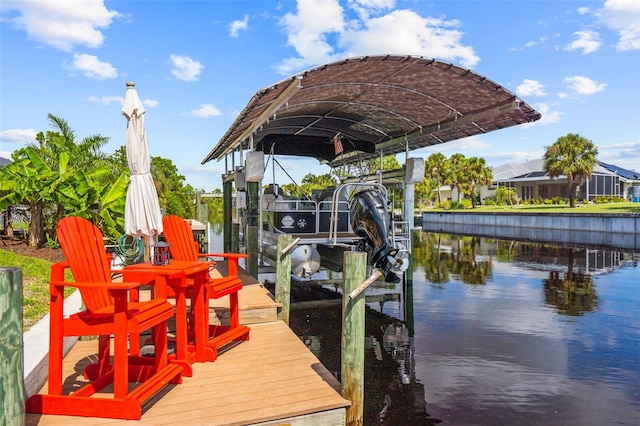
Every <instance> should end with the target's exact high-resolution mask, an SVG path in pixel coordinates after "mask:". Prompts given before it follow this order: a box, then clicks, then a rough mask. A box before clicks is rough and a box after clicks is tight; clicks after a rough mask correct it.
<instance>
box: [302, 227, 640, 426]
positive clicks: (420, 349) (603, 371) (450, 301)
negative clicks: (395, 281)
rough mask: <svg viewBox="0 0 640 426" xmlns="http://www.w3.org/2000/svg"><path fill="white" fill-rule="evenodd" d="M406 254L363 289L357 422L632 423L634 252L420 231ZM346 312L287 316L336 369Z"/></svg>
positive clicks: (636, 298)
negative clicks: (409, 267) (409, 274)
mask: <svg viewBox="0 0 640 426" xmlns="http://www.w3.org/2000/svg"><path fill="white" fill-rule="evenodd" d="M414 255H415V264H414V274H413V285H412V287H407V286H406V284H405V285H403V284H399V285H397V286H393V285H392V286H389V285H388V284H381V285H380V286H378V287H375V288H373V289H371V291H369V292H368V293H367V295H368V296H369V297H370V300H371V302H369V303H368V306H369V308H370V309H369V312H368V314H367V320H366V327H367V331H366V335H367V336H368V337H367V341H366V347H367V354H366V359H365V374H366V388H365V424H367V425H372V424H388V425H431V424H440V423H442V424H453V425H495V424H504V425H529V424H531V425H542V424H545V425H613V424H618V425H638V424H639V419H640V266H639V265H638V263H639V261H640V253H635V254H634V253H629V252H623V251H616V250H611V249H608V250H598V249H589V248H585V247H579V248H576V247H558V246H553V245H548V244H544V243H533V242H517V241H506V240H495V239H488V238H481V237H477V236H476V237H469V236H456V235H445V234H434V233H426V232H422V231H417V232H415V234H414ZM570 265H572V266H570ZM325 287H326V288H327V290H329V291H332V290H338V291H339V288H337V287H335V286H333V285H327V286H325ZM394 294H396V295H398V296H397V297H393V295H394ZM385 300H386V301H385ZM340 309H341V308H340V305H331V304H327V305H326V306H324V307H321V308H316V309H303V310H293V311H292V320H291V325H292V328H293V329H294V331H296V333H297V334H298V335H299V336H300V337H301V338H302V339H304V340H305V341H306V342H307V344H308V346H309V347H310V348H311V349H312V350H313V351H314V352H315V353H316V355H317V356H318V358H319V359H320V360H321V361H322V362H323V363H324V364H325V365H326V366H327V367H328V368H329V369H330V370H331V371H335V372H339V371H340V334H339V333H340V318H341V312H340Z"/></svg>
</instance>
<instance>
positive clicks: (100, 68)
mask: <svg viewBox="0 0 640 426" xmlns="http://www.w3.org/2000/svg"><path fill="white" fill-rule="evenodd" d="M63 67H64V68H65V69H66V70H68V71H71V72H72V75H73V74H75V72H76V71H79V72H81V73H82V74H83V75H84V76H85V77H88V78H95V79H97V80H106V79H109V78H116V77H117V76H118V70H117V69H116V68H114V67H113V66H112V65H111V64H110V63H108V62H101V61H100V60H99V59H98V57H97V56H95V55H87V54H84V53H75V54H74V55H73V60H72V61H71V62H65V63H64V64H63Z"/></svg>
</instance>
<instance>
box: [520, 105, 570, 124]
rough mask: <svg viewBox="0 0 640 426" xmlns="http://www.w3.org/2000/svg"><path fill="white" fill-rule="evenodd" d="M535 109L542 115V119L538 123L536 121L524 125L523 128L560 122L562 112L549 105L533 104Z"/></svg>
mask: <svg viewBox="0 0 640 426" xmlns="http://www.w3.org/2000/svg"><path fill="white" fill-rule="evenodd" d="M533 107H534V108H535V109H536V111H538V112H539V113H540V114H541V115H542V118H540V120H538V121H534V122H533V123H524V124H523V125H522V127H524V128H528V127H533V126H537V125H544V124H551V123H558V122H559V121H560V117H561V116H562V113H561V112H560V111H554V110H553V109H552V108H551V105H549V104H548V103H546V102H536V103H534V104H533Z"/></svg>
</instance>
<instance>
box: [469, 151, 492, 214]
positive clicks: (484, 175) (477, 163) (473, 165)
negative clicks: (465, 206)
mask: <svg viewBox="0 0 640 426" xmlns="http://www.w3.org/2000/svg"><path fill="white" fill-rule="evenodd" d="M466 170H467V177H468V179H469V185H470V187H471V206H472V207H473V208H474V209H475V208H476V187H477V186H478V185H490V184H491V179H493V173H492V172H491V168H489V167H487V165H486V163H485V161H484V158H478V157H471V158H469V159H468V160H467V169H466Z"/></svg>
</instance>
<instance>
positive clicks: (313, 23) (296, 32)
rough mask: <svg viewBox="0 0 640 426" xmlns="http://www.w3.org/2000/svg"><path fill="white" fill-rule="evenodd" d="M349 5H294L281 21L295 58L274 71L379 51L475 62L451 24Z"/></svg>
mask: <svg viewBox="0 0 640 426" xmlns="http://www.w3.org/2000/svg"><path fill="white" fill-rule="evenodd" d="M348 5H349V6H350V8H351V9H350V10H349V11H345V10H344V9H343V8H342V7H341V6H340V4H339V2H338V1H337V0H330V1H329V0H309V1H302V0H299V1H298V3H297V10H296V13H288V14H286V15H285V16H284V17H283V18H282V19H281V21H280V24H281V25H282V26H283V28H284V31H285V33H286V34H287V38H288V45H289V46H292V47H293V48H294V49H295V50H296V52H297V54H298V56H296V57H292V58H288V59H285V60H284V61H282V62H281V64H280V66H279V69H278V70H279V71H280V72H281V73H283V74H288V73H291V72H292V71H294V70H297V69H300V68H303V67H308V66H311V65H317V64H321V63H325V62H328V61H332V60H337V59H339V58H344V57H349V56H361V55H370V54H380V53H384V52H393V53H394V54H407V55H421V56H427V57H433V58H437V59H441V60H448V61H452V62H460V63H461V64H462V65H463V66H466V67H472V66H474V65H476V64H477V63H478V62H479V61H480V58H479V57H478V56H477V55H476V53H475V52H474V50H473V48H472V47H470V46H465V45H463V44H462V42H461V40H462V36H463V33H462V32H460V31H459V30H458V28H459V27H460V23H459V22H458V21H456V20H449V21H446V20H444V19H442V18H432V17H422V16H420V15H418V14H417V13H415V12H414V11H411V10H405V9H396V10H392V11H391V12H389V13H386V12H387V10H388V9H390V8H392V7H393V6H394V2H393V1H384V0H352V1H350V2H349V3H348ZM349 12H350V13H351V16H353V18H350V16H349ZM354 12H355V15H353V13H354ZM383 13H384V14H383ZM334 46H335V47H334ZM338 49H339V50H338Z"/></svg>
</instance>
